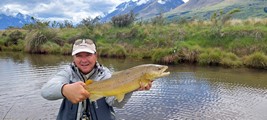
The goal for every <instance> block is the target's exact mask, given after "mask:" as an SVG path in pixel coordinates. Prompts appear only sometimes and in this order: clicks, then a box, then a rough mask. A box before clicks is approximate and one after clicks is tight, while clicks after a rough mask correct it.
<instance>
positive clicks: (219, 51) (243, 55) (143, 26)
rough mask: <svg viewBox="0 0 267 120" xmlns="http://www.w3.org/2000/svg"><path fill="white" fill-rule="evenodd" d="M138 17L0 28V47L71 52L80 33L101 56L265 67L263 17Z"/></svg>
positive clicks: (266, 45)
mask: <svg viewBox="0 0 267 120" xmlns="http://www.w3.org/2000/svg"><path fill="white" fill-rule="evenodd" d="M219 23H220V21H217V22H214V21H183V22H176V23H168V24H152V23H141V22H140V23H136V24H133V25H130V26H127V27H115V26H113V25H112V24H110V23H106V24H98V25H95V26H93V27H91V28H88V27H84V26H82V27H77V28H62V29H59V28H48V27H43V28H38V29H33V28H31V29H30V28H23V29H8V30H4V31H0V51H19V52H27V53H37V54H64V55H70V53H71V43H73V42H74V41H75V40H76V39H78V38H90V39H93V40H95V42H96V44H97V46H98V48H97V49H98V54H99V56H101V57H116V58H126V57H129V58H133V59H151V60H152V61H153V62H155V63H161V64H180V63H189V64H202V65H219V66H225V67H252V68H259V69H267V56H266V54H267V27H266V26H267V19H248V20H229V21H227V22H225V23H220V24H219Z"/></svg>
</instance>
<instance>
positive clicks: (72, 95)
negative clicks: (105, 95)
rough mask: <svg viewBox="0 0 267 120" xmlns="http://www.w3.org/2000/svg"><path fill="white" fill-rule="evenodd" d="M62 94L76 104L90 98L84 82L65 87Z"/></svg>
mask: <svg viewBox="0 0 267 120" xmlns="http://www.w3.org/2000/svg"><path fill="white" fill-rule="evenodd" d="M62 93H63V95H64V96H65V97H66V98H67V99H68V100H70V101H71V102H72V103H74V104H76V103H78V102H81V101H83V100H85V99H87V98H89V96H90V94H89V92H88V91H87V90H86V89H85V83H83V82H75V83H73V84H66V85H64V86H63V87H62Z"/></svg>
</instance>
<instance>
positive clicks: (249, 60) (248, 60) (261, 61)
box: [244, 52, 267, 69]
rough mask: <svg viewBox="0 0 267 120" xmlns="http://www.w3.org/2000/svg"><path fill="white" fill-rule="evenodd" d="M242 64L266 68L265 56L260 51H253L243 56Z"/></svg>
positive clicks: (266, 57) (266, 58)
mask: <svg viewBox="0 0 267 120" xmlns="http://www.w3.org/2000/svg"><path fill="white" fill-rule="evenodd" d="M244 64H245V65H246V66H248V67H252V68H261V69H267V56H266V55H265V54H264V53H262V52H255V53H253V54H251V55H249V56H246V57H245V58H244Z"/></svg>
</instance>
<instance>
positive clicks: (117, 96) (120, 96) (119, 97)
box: [115, 94, 124, 102]
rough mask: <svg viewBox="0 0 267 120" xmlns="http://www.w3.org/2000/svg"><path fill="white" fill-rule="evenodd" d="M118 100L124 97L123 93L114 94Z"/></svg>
mask: <svg viewBox="0 0 267 120" xmlns="http://www.w3.org/2000/svg"><path fill="white" fill-rule="evenodd" d="M115 97H116V99H117V101H118V102H121V101H122V100H123V98H124V94H119V95H116V96H115Z"/></svg>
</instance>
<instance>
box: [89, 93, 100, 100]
mask: <svg viewBox="0 0 267 120" xmlns="http://www.w3.org/2000/svg"><path fill="white" fill-rule="evenodd" d="M102 97H103V96H101V95H96V94H91V95H90V97H89V99H90V100H91V101H96V100H98V99H100V98H102Z"/></svg>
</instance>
